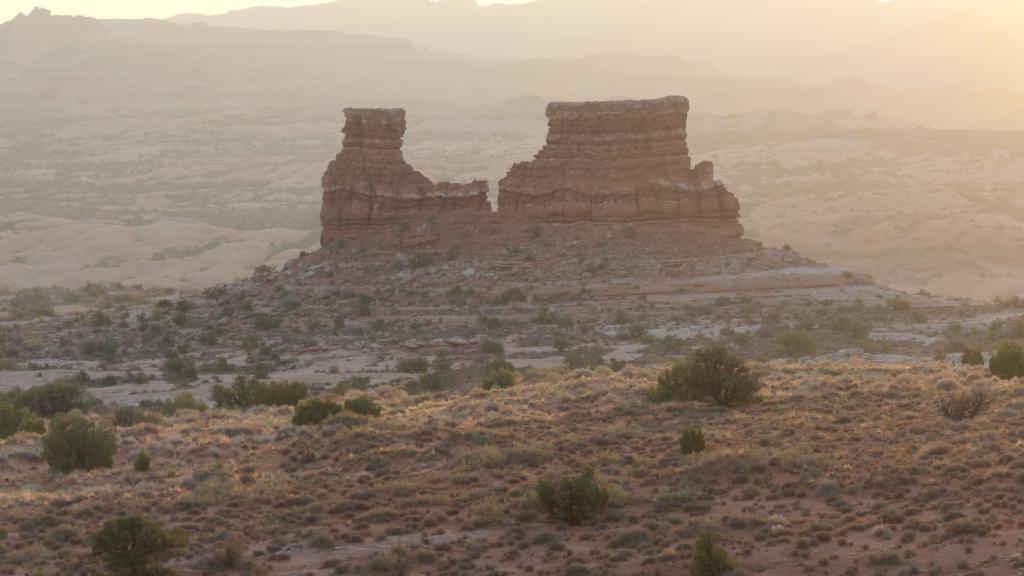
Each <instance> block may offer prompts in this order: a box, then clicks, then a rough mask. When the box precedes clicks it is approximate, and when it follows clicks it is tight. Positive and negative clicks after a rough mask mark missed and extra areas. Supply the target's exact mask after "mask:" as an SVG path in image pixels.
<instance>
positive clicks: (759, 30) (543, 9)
mask: <svg viewBox="0 0 1024 576" xmlns="http://www.w3.org/2000/svg"><path fill="white" fill-rule="evenodd" d="M174 20H175V21H177V22H188V23H191V22H205V23H207V24H211V25H216V26H239V27H245V28H266V29H330V30H342V31H346V32H357V33H364V34H375V35H383V36H394V37H401V38H407V39H409V40H412V41H414V42H416V43H417V44H420V45H422V46H424V47H427V48H431V49H435V50H444V51H452V52H460V53H465V54H472V55H475V56H483V57H494V58H505V59H521V58H534V57H556V58H573V57H579V56H583V55H586V54H593V53H597V52H607V51H609V50H612V51H628V52H638V53H643V54H665V55H668V54H671V55H676V56H680V57H682V58H684V59H685V60H689V61H695V62H707V63H712V64H714V65H716V66H719V67H720V68H721V69H722V70H724V71H726V72H728V73H730V74H738V75H745V76H777V77H788V78H794V79H804V80H819V81H822V80H826V81H827V80H834V79H836V78H842V77H846V76H855V77H861V78H865V79H866V80H868V81H871V82H875V83H883V84H888V85H894V86H941V85H947V84H957V85H960V86H963V87H966V86H970V85H975V86H977V85H983V86H987V87H996V88H1013V89H1017V90H1020V89H1022V88H1024V78H1022V77H1021V75H1020V74H1019V73H1017V62H1016V59H1015V58H1014V56H1013V55H1014V54H1021V53H1022V52H1024V4H1022V3H1021V2H1013V1H994V2H977V1H975V0H897V1H895V2H890V3H881V2H877V1H875V0H828V1H827V2H823V1H821V0H772V1H770V2H766V1H765V0H715V1H714V2H708V1H706V0H602V1H599V2H595V1H593V0H536V1H535V2H531V3H527V4H516V5H505V4H494V5H490V6H487V7H481V6H478V5H477V4H476V3H475V2H474V1H472V0H441V1H439V2H432V1H429V0H336V1H334V2H329V3H324V4H317V5H311V6H305V7H297V8H269V7H260V8H252V9H248V10H241V11H236V12H230V13H227V14H223V15H220V16H212V17H203V16H196V15H182V16H178V17H176V18H175V19H174Z"/></svg>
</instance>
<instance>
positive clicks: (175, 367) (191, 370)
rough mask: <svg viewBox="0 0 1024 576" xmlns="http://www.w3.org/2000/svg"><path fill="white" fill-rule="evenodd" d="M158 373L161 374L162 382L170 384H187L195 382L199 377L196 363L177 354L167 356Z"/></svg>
mask: <svg viewBox="0 0 1024 576" xmlns="http://www.w3.org/2000/svg"><path fill="white" fill-rule="evenodd" d="M160 371H161V372H162V373H163V376H164V380H166V381H168V382H170V383H172V384H188V383H189V382H195V380H196V378H198V377H199V370H198V369H197V368H196V363H195V362H193V361H192V360H191V359H190V358H184V357H182V356H179V355H177V354H171V355H170V356H168V357H167V359H165V360H164V363H163V365H161V366H160Z"/></svg>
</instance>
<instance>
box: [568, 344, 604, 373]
mask: <svg viewBox="0 0 1024 576" xmlns="http://www.w3.org/2000/svg"><path fill="white" fill-rule="evenodd" d="M604 353H605V351H604V350H602V349H601V348H596V347H586V348H576V349H574V350H570V351H569V352H567V353H566V354H565V367H566V368H568V369H570V370H577V369H579V368H590V369H593V368H597V367H598V366H600V365H602V364H604Z"/></svg>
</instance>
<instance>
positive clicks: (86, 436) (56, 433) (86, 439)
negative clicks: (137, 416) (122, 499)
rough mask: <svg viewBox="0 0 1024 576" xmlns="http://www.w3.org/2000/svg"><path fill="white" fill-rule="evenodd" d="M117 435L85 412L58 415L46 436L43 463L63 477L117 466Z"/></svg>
mask: <svg viewBox="0 0 1024 576" xmlns="http://www.w3.org/2000/svg"><path fill="white" fill-rule="evenodd" d="M116 450H117V435H116V434H115V432H114V428H113V426H111V425H110V424H107V423H100V422H93V421H92V420H89V418H87V417H86V416H85V415H84V414H82V413H81V412H71V413H69V414H58V415H57V416H54V417H53V419H52V420H50V429H49V431H48V432H47V433H46V435H45V436H43V459H44V460H46V463H47V464H49V465H50V468H51V469H53V470H57V471H59V472H61V473H62V474H69V473H71V472H73V471H75V470H93V469H96V468H110V467H112V466H113V465H114V452H115V451H116Z"/></svg>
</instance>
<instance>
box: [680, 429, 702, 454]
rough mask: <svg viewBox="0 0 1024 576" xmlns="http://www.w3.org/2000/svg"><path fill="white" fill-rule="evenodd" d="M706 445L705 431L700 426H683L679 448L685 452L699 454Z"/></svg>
mask: <svg viewBox="0 0 1024 576" xmlns="http://www.w3.org/2000/svg"><path fill="white" fill-rule="evenodd" d="M704 447H705V441H704V431H703V430H701V429H700V428H683V431H682V432H680V433H679V449H680V450H682V451H683V454H698V453H700V452H703V451H704Z"/></svg>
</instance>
